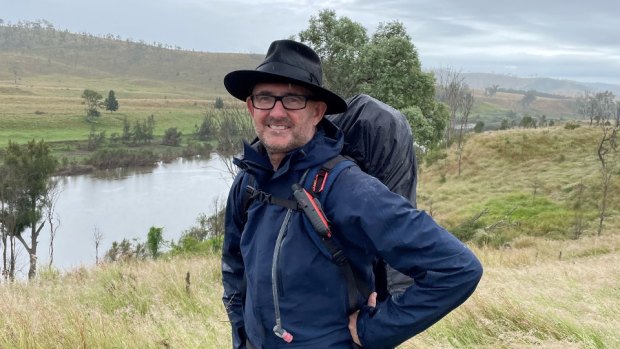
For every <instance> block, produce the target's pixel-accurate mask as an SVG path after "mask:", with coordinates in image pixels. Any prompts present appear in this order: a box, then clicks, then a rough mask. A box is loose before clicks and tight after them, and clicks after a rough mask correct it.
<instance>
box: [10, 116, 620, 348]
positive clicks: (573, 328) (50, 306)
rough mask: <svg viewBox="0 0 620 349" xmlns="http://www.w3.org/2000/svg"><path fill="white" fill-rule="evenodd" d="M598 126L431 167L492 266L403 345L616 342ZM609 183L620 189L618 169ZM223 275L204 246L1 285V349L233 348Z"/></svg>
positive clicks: (474, 151)
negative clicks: (601, 207)
mask: <svg viewBox="0 0 620 349" xmlns="http://www.w3.org/2000/svg"><path fill="white" fill-rule="evenodd" d="M598 136H599V130H598V129H597V128H587V127H580V128H577V129H575V130H566V129H564V128H560V127H555V128H548V129H537V130H511V131H502V132H487V133H482V134H475V135H472V136H471V137H470V138H469V139H468V140H467V143H466V146H465V150H464V154H463V158H464V161H463V164H462V173H461V175H460V176H458V175H457V173H458V172H457V164H456V156H455V155H456V154H455V153H454V151H453V150H450V151H449V153H448V157H447V158H446V159H445V160H441V161H439V162H436V163H434V164H432V165H430V166H426V165H422V169H421V173H420V186H419V193H420V200H419V203H420V206H421V208H423V209H425V210H427V211H430V212H431V213H432V214H433V216H434V217H435V218H436V219H437V220H438V221H439V222H440V223H442V224H443V225H445V226H448V227H451V228H452V229H453V230H454V231H458V232H460V233H463V232H464V231H466V229H464V228H463V227H464V226H466V224H464V223H467V222H469V221H471V219H472V217H476V216H478V215H479V213H480V212H485V210H486V213H484V214H483V215H481V216H480V218H479V219H478V221H477V222H481V223H482V224H477V225H475V227H474V228H473V232H474V234H473V236H472V241H471V242H470V246H471V247H472V249H473V250H474V251H475V252H476V254H477V255H478V256H479V257H480V259H481V261H482V263H483V265H484V267H485V275H484V277H483V279H482V281H481V284H480V285H479V287H478V289H477V291H476V293H475V294H474V295H473V296H472V298H470V299H469V300H468V301H467V302H466V303H465V304H464V305H463V306H462V307H460V308H459V309H457V310H456V311H455V312H453V313H451V314H450V315H448V316H447V317H446V318H445V319H443V320H442V321H440V322H439V323H438V324H436V325H435V326H433V327H432V328H431V329H430V330H428V331H426V332H424V333H423V334H421V335H419V336H417V337H415V338H414V339H412V340H410V341H409V342H407V343H406V344H403V345H402V346H401V347H400V348H404V349H414V348H416V349H427V348H428V349H431V348H432V349H436V348H488V349H490V348H520V349H523V348H557V349H560V348H562V349H564V348H618V347H620V332H618V328H620V292H618V290H620V217H619V216H620V212H619V211H620V210H619V207H620V198H619V197H618V195H612V196H611V200H612V201H611V204H610V208H611V209H610V212H609V213H610V214H609V217H608V218H607V223H606V225H605V230H604V231H603V234H602V235H600V236H599V235H597V234H596V233H595V231H596V224H595V221H596V217H595V216H596V214H595V211H596V204H597V202H598V201H597V198H598V197H599V194H597V190H598V189H597V188H598V184H597V183H598V179H597V176H598V172H597V168H598V167H597V166H598V165H597V160H596V155H595V149H596V142H597V139H598ZM580 184H583V185H584V186H585V188H586V189H585V191H584V192H583V193H582V194H581V195H580V196H578V195H577V191H578V190H577V188H578V186H579V185H580ZM614 185H615V186H614V189H613V190H614V193H618V185H620V180H619V178H618V176H617V175H616V177H615V179H614ZM576 200H579V203H580V204H581V211H582V213H583V216H584V217H583V218H584V221H585V222H586V224H585V228H584V229H583V232H582V233H581V234H580V235H579V237H577V236H576V235H575V234H574V226H573V223H574V219H575V217H576V213H577V210H575V207H576V206H575V203H576ZM470 228H471V227H470ZM498 241H499V243H497V242H498ZM496 246H498V247H496ZM188 272H189V273H190V285H189V286H187V284H186V281H185V280H186V275H187V273H188ZM220 278H221V275H220V263H219V256H217V255H212V254H207V255H205V256H202V257H194V258H174V259H171V260H160V261H142V262H133V263H128V264H107V265H101V266H97V267H92V268H80V269H77V270H75V271H72V272H69V273H66V274H62V275H60V274H59V273H58V272H55V271H53V270H51V271H50V270H48V271H43V272H42V273H41V275H40V276H39V277H38V279H37V280H36V281H33V282H32V283H30V284H25V283H21V282H17V283H15V284H6V283H4V284H1V285H0V297H1V298H2V299H4V300H5V301H4V302H2V303H0V313H2V314H3V315H4V316H3V317H1V318H0V347H2V348H7V349H11V348H20V349H21V348H91V347H94V348H119V347H120V348H208V349H211V348H228V347H230V329H229V326H228V324H227V317H226V313H225V309H224V306H223V305H222V304H221V301H220V297H221V293H222V287H221V282H220Z"/></svg>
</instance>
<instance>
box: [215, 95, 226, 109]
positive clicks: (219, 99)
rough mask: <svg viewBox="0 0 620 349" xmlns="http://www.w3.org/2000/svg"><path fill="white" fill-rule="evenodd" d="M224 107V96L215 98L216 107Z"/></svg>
mask: <svg viewBox="0 0 620 349" xmlns="http://www.w3.org/2000/svg"><path fill="white" fill-rule="evenodd" d="M222 108H224V100H223V99H222V97H217V98H215V109H222Z"/></svg>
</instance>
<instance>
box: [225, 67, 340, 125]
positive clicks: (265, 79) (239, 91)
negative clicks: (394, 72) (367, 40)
mask: <svg viewBox="0 0 620 349" xmlns="http://www.w3.org/2000/svg"><path fill="white" fill-rule="evenodd" d="M258 83H292V84H295V85H300V86H303V87H305V88H307V89H309V90H310V91H312V93H313V96H314V97H315V98H316V99H317V100H320V101H323V102H325V104H327V110H326V111H325V114H338V113H343V112H345V111H346V110H347V102H346V101H345V100H344V99H342V98H341V97H340V96H338V95H337V94H335V93H333V92H331V91H329V90H327V89H325V88H322V87H319V86H317V85H314V84H310V83H307V82H305V81H302V80H297V79H293V78H290V77H287V76H282V75H278V74H271V73H267V72H263V71H259V70H237V71H233V72H230V73H228V74H227V75H226V76H225V77H224V86H225V87H226V90H228V93H230V94H231V95H232V96H233V97H235V98H237V99H240V100H242V101H245V100H246V99H247V98H248V96H249V95H250V94H251V93H252V89H253V88H254V86H255V85H256V84H258Z"/></svg>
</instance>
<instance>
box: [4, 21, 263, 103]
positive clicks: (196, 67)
mask: <svg viewBox="0 0 620 349" xmlns="http://www.w3.org/2000/svg"><path fill="white" fill-rule="evenodd" d="M262 58H263V56H262V55H254V54H233V53H230V54H227V53H209V52H193V51H183V50H180V49H178V48H177V49H175V48H172V47H170V46H168V45H163V44H160V43H153V44H147V43H144V42H138V43H136V42H132V41H129V40H125V41H123V40H120V38H115V37H113V36H111V35H109V36H106V37H96V36H93V35H90V34H85V33H84V34H75V33H70V32H68V31H58V30H55V29H54V28H53V27H51V26H41V25H37V24H36V23H30V24H23V25H20V26H0V80H7V81H11V80H12V81H13V82H14V83H15V85H20V84H28V81H29V78H30V77H32V76H57V77H59V78H65V79H66V78H67V77H71V76H73V77H82V78H89V79H102V78H114V77H119V76H122V77H125V78H127V79H132V80H134V81H137V82H138V83H139V82H140V79H144V80H146V81H142V83H143V84H145V85H147V86H148V85H149V82H148V80H155V81H158V82H160V83H165V84H168V85H172V86H184V87H185V86H191V85H194V86H197V87H199V88H202V89H205V90H209V91H211V92H214V93H222V92H223V91H224V90H223V85H222V80H223V78H224V75H225V74H226V73H227V72H229V71H231V70H234V69H242V68H249V69H252V68H254V67H256V65H258V63H259V62H260V61H261V60H262Z"/></svg>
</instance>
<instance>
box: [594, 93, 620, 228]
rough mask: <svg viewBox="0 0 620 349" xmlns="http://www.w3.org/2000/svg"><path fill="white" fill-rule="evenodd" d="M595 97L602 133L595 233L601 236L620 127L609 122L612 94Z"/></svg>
mask: <svg viewBox="0 0 620 349" xmlns="http://www.w3.org/2000/svg"><path fill="white" fill-rule="evenodd" d="M596 96H597V100H598V101H599V103H600V104H599V106H600V107H601V108H600V110H601V113H600V122H599V125H600V127H601V131H602V133H603V135H602V137H601V140H600V142H599V145H598V148H597V155H598V158H599V161H600V162H601V191H602V193H601V203H600V206H599V224H598V229H597V233H598V235H601V233H602V231H603V222H604V221H605V217H606V215H607V205H608V198H609V193H610V191H611V186H612V182H611V178H612V175H613V174H614V173H616V167H617V165H618V159H616V156H617V154H618V151H617V150H618V130H619V129H620V126H618V125H617V124H614V123H612V122H610V121H611V118H613V117H615V110H614V109H615V107H616V106H615V102H614V103H613V107H614V108H613V109H612V108H610V105H611V104H612V103H609V100H610V99H611V101H612V102H613V99H614V96H613V93H611V92H609V91H606V92H604V93H597V94H596Z"/></svg>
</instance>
